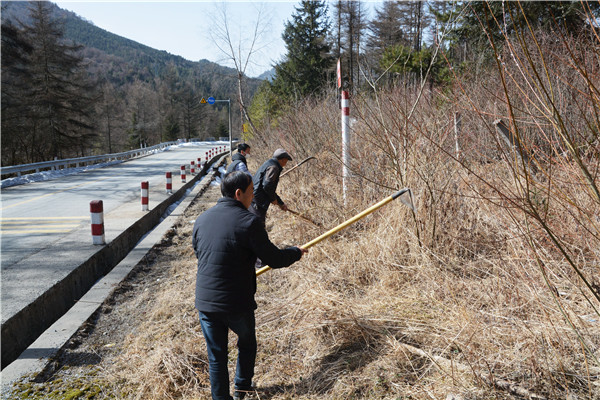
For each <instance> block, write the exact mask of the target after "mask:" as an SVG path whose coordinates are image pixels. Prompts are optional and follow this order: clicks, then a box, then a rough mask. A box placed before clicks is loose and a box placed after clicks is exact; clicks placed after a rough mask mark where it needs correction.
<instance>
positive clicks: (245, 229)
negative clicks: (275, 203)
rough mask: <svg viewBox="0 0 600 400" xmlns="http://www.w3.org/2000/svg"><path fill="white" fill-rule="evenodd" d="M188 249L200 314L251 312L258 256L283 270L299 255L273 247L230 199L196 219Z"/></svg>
mask: <svg viewBox="0 0 600 400" xmlns="http://www.w3.org/2000/svg"><path fill="white" fill-rule="evenodd" d="M192 244H193V246H194V251H195V252H196V257H198V272H197V274H196V303H195V304H196V308H197V309H198V311H202V312H232V313H238V312H246V311H251V310H255V309H256V302H255V301H254V294H255V292H256V271H255V267H254V263H255V262H256V257H260V259H261V260H262V261H263V262H264V263H265V264H267V265H269V266H270V267H271V268H283V267H287V266H289V265H291V264H293V263H294V262H296V261H298V260H299V259H300V257H301V256H302V253H301V251H300V249H299V248H297V247H289V248H287V249H283V250H281V249H279V248H277V247H276V246H275V245H274V244H273V243H271V241H270V240H269V237H268V235H267V231H266V230H265V228H264V227H263V225H262V223H261V221H260V220H259V219H258V218H257V217H256V216H255V215H254V214H252V213H250V212H249V211H248V210H246V208H244V205H243V204H242V203H241V202H239V201H237V200H235V199H231V198H228V197H222V198H220V199H219V200H218V201H217V204H216V205H215V206H214V207H211V208H210V209H208V210H207V211H205V212H204V213H202V214H201V215H200V216H199V217H198V219H196V223H195V224H194V231H193V238H192Z"/></svg>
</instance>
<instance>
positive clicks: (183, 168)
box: [181, 165, 185, 183]
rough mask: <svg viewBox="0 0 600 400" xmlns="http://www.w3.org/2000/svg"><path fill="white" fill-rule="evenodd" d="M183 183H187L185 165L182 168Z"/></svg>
mask: <svg viewBox="0 0 600 400" xmlns="http://www.w3.org/2000/svg"><path fill="white" fill-rule="evenodd" d="M181 183H185V165H182V166H181Z"/></svg>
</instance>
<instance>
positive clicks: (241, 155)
mask: <svg viewBox="0 0 600 400" xmlns="http://www.w3.org/2000/svg"><path fill="white" fill-rule="evenodd" d="M237 149H238V152H237V153H235V154H234V155H233V156H231V164H229V166H228V167H227V171H226V172H227V173H230V172H233V171H242V172H245V173H247V174H248V175H250V176H252V174H251V173H250V171H249V170H248V162H247V161H246V157H247V156H249V155H250V145H249V144H246V143H240V144H238V146H237Z"/></svg>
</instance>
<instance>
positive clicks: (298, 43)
mask: <svg viewBox="0 0 600 400" xmlns="http://www.w3.org/2000/svg"><path fill="white" fill-rule="evenodd" d="M329 26H330V24H329V20H328V19H327V5H326V3H325V1H309V0H302V1H301V3H300V6H299V7H297V8H296V11H295V13H294V14H293V15H292V21H288V22H287V23H286V25H285V29H284V32H283V34H282V37H283V40H284V42H285V44H286V49H287V54H286V57H285V59H284V61H283V62H282V63H280V64H278V65H276V66H275V74H276V75H275V79H274V83H273V87H274V90H275V92H276V93H277V94H278V95H280V96H283V97H285V98H288V99H300V98H302V97H305V96H307V95H312V94H318V93H319V92H321V91H322V90H323V88H324V87H325V85H326V83H327V78H328V72H330V71H331V68H332V66H333V58H332V57H331V55H330V45H329V43H328V38H327V32H328V30H329Z"/></svg>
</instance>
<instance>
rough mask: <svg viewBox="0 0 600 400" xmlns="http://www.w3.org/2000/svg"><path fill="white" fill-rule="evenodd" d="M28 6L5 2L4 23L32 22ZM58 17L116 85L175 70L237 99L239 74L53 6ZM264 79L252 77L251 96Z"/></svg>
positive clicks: (222, 95)
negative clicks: (178, 54)
mask: <svg viewBox="0 0 600 400" xmlns="http://www.w3.org/2000/svg"><path fill="white" fill-rule="evenodd" d="M28 3H29V2H26V1H23V2H21V1H9V2H3V3H2V7H3V9H2V21H12V22H15V21H16V20H20V21H22V22H27V21H28V19H29V18H28V15H27V14H28V11H27V8H28ZM52 6H53V13H54V15H53V16H54V17H55V18H56V19H57V20H59V21H61V22H62V23H63V24H64V29H65V37H66V38H67V39H70V40H72V41H73V42H75V43H78V44H82V45H83V46H85V49H84V54H85V57H86V59H88V61H89V62H90V68H91V69H92V71H94V72H95V73H98V74H100V75H102V76H103V77H105V78H107V79H108V80H109V81H111V82H112V83H113V84H116V85H122V84H125V83H127V82H132V81H134V80H136V79H138V80H141V81H144V82H152V80H153V79H154V78H157V77H160V78H164V77H165V76H166V75H167V73H168V72H169V71H170V70H172V68H173V67H174V68H175V69H176V71H177V75H178V76H179V77H180V78H183V79H185V80H190V81H194V82H195V84H196V87H197V89H198V91H199V92H202V93H210V95H212V96H214V97H217V98H232V99H235V98H236V93H237V80H236V71H235V70H234V69H232V68H228V67H224V66H221V65H219V64H216V63H214V62H211V61H208V60H200V61H190V60H186V59H184V58H183V57H180V56H177V55H173V54H170V53H168V52H166V51H163V50H156V49H153V48H151V47H148V46H146V45H143V44H141V43H138V42H135V41H133V40H130V39H127V38H124V37H122V36H119V35H116V34H114V33H111V32H108V31H106V30H104V29H102V28H99V27H97V26H95V25H94V24H93V23H92V22H90V21H87V20H85V19H83V18H81V17H80V16H78V15H77V14H75V13H73V12H71V11H67V10H63V9H61V8H60V7H58V6H56V5H55V4H52ZM261 81H262V80H261V79H255V78H248V80H247V84H248V94H249V95H250V96H251V95H252V94H253V93H254V92H255V91H256V89H257V88H258V85H260V83H261Z"/></svg>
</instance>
